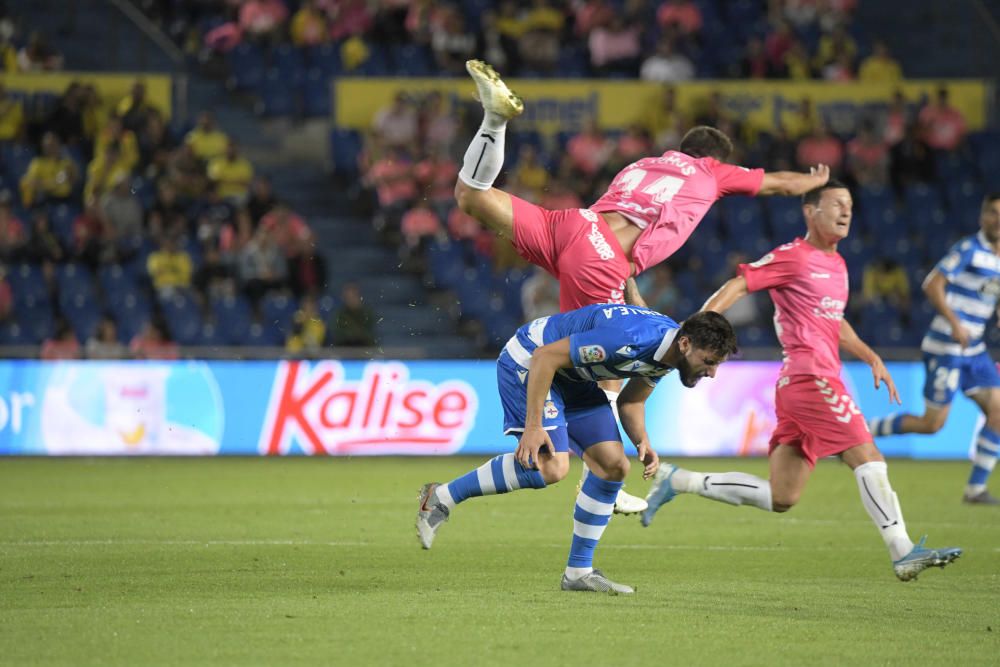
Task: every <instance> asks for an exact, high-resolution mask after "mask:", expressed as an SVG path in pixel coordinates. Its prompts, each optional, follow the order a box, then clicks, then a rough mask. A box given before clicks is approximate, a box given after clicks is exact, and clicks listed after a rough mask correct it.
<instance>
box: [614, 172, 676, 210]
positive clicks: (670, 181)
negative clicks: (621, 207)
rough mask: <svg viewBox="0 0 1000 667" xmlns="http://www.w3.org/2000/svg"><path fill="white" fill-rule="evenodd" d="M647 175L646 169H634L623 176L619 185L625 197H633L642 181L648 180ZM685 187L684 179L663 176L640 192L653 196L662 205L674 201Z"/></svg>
mask: <svg viewBox="0 0 1000 667" xmlns="http://www.w3.org/2000/svg"><path fill="white" fill-rule="evenodd" d="M647 173H648V172H647V171H646V170H645V169H632V170H631V171H629V172H627V173H625V174H623V175H622V180H621V182H620V183H619V185H621V188H622V190H624V191H625V196H627V197H631V196H632V193H633V192H635V189H636V188H637V187H639V185H640V184H641V183H642V181H643V180H644V179H645V178H646V174H647ZM683 186H684V179H683V178H677V177H676V176H661V177H660V178H658V179H656V180H655V181H653V182H652V183H650V184H649V185H647V186H646V187H644V188H643V189H642V190H640V191H639V192H642V193H643V194H647V195H650V196H652V198H653V201H654V202H656V203H657V204H662V203H663V202H668V201H670V200H672V199H673V198H674V195H676V194H677V191H678V190H680V189H681V187H683Z"/></svg>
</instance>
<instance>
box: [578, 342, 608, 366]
mask: <svg viewBox="0 0 1000 667" xmlns="http://www.w3.org/2000/svg"><path fill="white" fill-rule="evenodd" d="M578 352H579V355H580V361H581V362H583V363H585V364H599V363H601V362H602V361H604V360H605V359H607V358H608V354H607V352H605V351H604V348H603V347H601V346H600V345H582V346H580V348H579V350H578Z"/></svg>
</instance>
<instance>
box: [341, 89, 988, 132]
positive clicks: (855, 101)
mask: <svg viewBox="0 0 1000 667" xmlns="http://www.w3.org/2000/svg"><path fill="white" fill-rule="evenodd" d="M508 83H509V85H510V87H511V88H512V89H513V90H515V91H516V92H517V93H518V94H519V95H521V97H522V98H524V102H525V111H524V115H523V116H521V117H519V118H518V119H517V121H516V124H517V129H518V130H537V131H540V132H545V133H550V132H558V131H569V130H577V129H579V128H580V127H581V126H582V124H583V123H584V122H586V121H587V120H590V119H596V120H597V122H598V124H599V125H600V126H602V127H604V128H607V129H614V128H624V127H627V126H628V125H630V124H632V123H636V122H641V121H642V120H643V118H645V117H646V116H647V115H648V114H649V113H650V111H651V110H652V109H655V107H656V106H657V105H659V104H660V100H661V99H662V98H663V86H662V85H660V84H655V83H649V82H640V81H627V82H626V81H593V80H572V81H570V80H538V79H533V80H517V79H513V80H511V81H509V82H508ZM942 86H943V87H945V88H946V89H947V90H948V93H949V102H950V104H951V105H952V106H954V107H956V108H957V109H958V110H959V111H961V112H962V114H963V115H964V116H965V120H966V122H967V124H968V127H969V129H970V130H977V129H981V128H982V127H984V125H985V124H986V121H987V118H988V113H989V108H988V107H989V104H990V100H991V99H992V90H991V86H992V84H990V83H988V82H985V81H979V80H954V79H952V80H920V81H907V82H905V83H901V84H899V85H898V86H887V85H883V84H866V83H829V82H824V81H815V82H813V81H809V82H801V83H800V82H794V83H793V82H789V81H695V82H690V83H684V84H679V85H676V86H673V88H674V91H675V94H676V105H677V108H678V110H679V111H680V112H681V114H682V115H685V116H686V117H687V118H688V119H689V120H690V119H692V118H694V117H695V116H696V115H697V114H698V113H699V112H700V110H701V109H702V108H703V107H704V105H705V103H706V101H707V100H708V99H709V97H710V96H711V95H712V94H714V93H719V94H720V95H721V101H722V105H723V109H724V110H725V111H726V112H727V113H728V114H731V115H732V116H733V117H735V118H737V119H739V120H740V121H742V122H743V123H744V124H746V125H748V126H749V127H751V128H752V129H755V130H763V131H770V130H774V129H775V128H776V127H778V126H781V125H782V124H783V123H784V122H785V121H784V119H785V118H786V115H790V114H794V113H796V112H797V111H798V109H799V108H800V105H801V104H802V102H803V100H804V99H806V98H808V99H809V100H810V101H811V102H812V104H813V107H814V109H815V112H816V113H818V115H819V117H820V118H822V119H824V120H826V121H827V122H828V123H829V125H830V127H831V128H832V129H833V130H834V131H836V132H852V131H853V130H854V129H855V128H856V127H857V124H858V122H859V120H860V119H862V118H864V117H866V115H870V114H872V113H875V112H877V111H879V110H880V109H884V108H885V107H886V106H887V104H888V103H889V101H890V99H891V97H892V95H893V93H894V92H895V91H896V90H901V91H902V92H903V94H904V95H905V97H906V99H907V101H908V102H909V103H910V104H915V105H921V104H922V103H923V102H924V101H926V100H927V99H933V97H934V96H935V95H936V92H937V90H938V88H940V87H942ZM474 90H475V86H474V85H473V83H472V81H471V80H468V79H351V78H341V79H338V80H337V81H335V83H334V84H333V98H334V99H333V107H332V108H333V123H334V125H336V126H337V127H340V128H344V129H355V130H365V129H367V128H369V127H370V126H371V122H372V119H373V118H374V116H375V113H376V112H377V111H378V110H379V109H381V108H383V107H385V106H388V105H389V104H390V103H391V102H392V100H393V98H394V97H395V95H396V94H397V93H399V92H404V93H406V94H408V95H411V96H413V97H414V98H419V97H421V96H423V95H426V94H427V93H429V92H431V91H437V92H440V93H441V94H442V95H444V97H445V100H446V101H447V104H448V105H449V106H450V107H451V108H452V109H457V108H458V107H459V106H460V105H462V104H463V103H465V102H468V101H472V99H473V92H474Z"/></svg>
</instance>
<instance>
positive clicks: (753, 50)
mask: <svg viewBox="0 0 1000 667" xmlns="http://www.w3.org/2000/svg"><path fill="white" fill-rule="evenodd" d="M771 71H772V70H771V64H770V60H769V59H768V57H767V53H766V52H765V51H764V42H763V41H762V40H761V39H760V38H759V37H751V38H750V39H748V40H747V45H746V50H745V51H744V52H743V58H742V59H741V60H740V70H739V73H740V77H741V78H744V79H766V78H768V77H770V76H771Z"/></svg>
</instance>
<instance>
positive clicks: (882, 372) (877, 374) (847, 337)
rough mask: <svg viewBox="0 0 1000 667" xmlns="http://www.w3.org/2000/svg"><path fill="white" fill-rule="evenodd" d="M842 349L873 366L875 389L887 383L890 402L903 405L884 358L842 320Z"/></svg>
mask: <svg viewBox="0 0 1000 667" xmlns="http://www.w3.org/2000/svg"><path fill="white" fill-rule="evenodd" d="M840 347H841V348H843V349H844V350H847V351H848V352H849V353H851V354H853V355H854V356H855V357H857V358H858V359H860V360H861V361H863V362H865V363H866V364H868V365H869V366H871V368H872V378H873V379H874V380H875V388H876V389H878V388H879V387H880V386H881V385H882V382H885V386H886V388H887V389H888V390H889V401H890V402H895V403H897V404H900V405H902V401H901V400H900V399H899V392H897V391H896V383H895V382H893V381H892V376H891V375H889V370H888V369H887V368H886V367H885V364H884V363H883V362H882V357H880V356H878V354H876V353H875V350H873V349H871V348H870V347H868V344H867V343H865V342H864V341H863V340H861V338H860V337H859V336H858V333H857V332H856V331H855V330H854V327H852V326H851V324H850V323H849V322H848V321H847V320H840Z"/></svg>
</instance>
